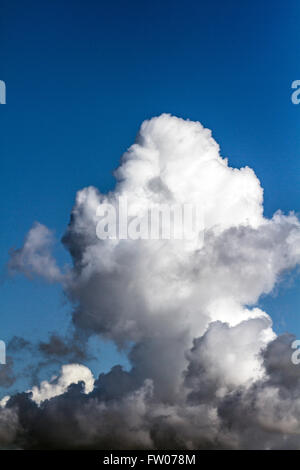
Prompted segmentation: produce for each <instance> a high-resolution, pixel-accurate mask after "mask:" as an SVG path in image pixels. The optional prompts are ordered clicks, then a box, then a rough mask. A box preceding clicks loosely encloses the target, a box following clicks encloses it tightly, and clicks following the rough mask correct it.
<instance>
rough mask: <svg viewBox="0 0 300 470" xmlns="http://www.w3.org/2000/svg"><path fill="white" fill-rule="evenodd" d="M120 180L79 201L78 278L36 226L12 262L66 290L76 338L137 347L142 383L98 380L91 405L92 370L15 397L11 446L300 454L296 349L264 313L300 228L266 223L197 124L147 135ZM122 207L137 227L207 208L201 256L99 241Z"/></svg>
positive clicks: (167, 119)
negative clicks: (178, 210)
mask: <svg viewBox="0 0 300 470" xmlns="http://www.w3.org/2000/svg"><path fill="white" fill-rule="evenodd" d="M116 178H117V184H116V187H115V190H114V191H112V192H110V193H108V194H101V193H100V192H99V191H98V190H97V189H95V188H93V187H89V188H85V189H83V190H81V191H79V192H78V194H77V197H76V203H75V206H74V208H73V211H72V214H71V221H70V224H69V227H68V229H67V232H66V234H65V236H64V238H63V242H64V244H65V246H66V248H67V249H68V250H69V251H70V253H71V255H72V258H73V268H72V270H70V271H68V273H67V274H61V272H60V271H59V270H58V268H57V266H56V263H55V262H54V260H53V258H52V257H51V255H50V251H49V234H48V232H47V229H46V228H42V227H43V226H39V225H38V226H35V227H34V228H33V229H32V231H31V232H29V235H28V236H27V239H26V241H25V243H24V246H23V248H22V249H21V250H16V251H15V252H14V253H13V254H12V259H11V267H13V268H14V269H19V270H21V271H23V272H24V273H25V274H28V273H35V274H39V275H43V276H44V277H45V278H47V279H48V280H50V281H52V280H59V281H60V282H61V283H62V284H63V287H64V289H65V292H66V294H67V295H68V297H69V299H70V301H71V302H72V303H73V306H74V313H73V323H74V325H75V327H76V328H77V330H78V331H81V332H84V334H85V335H92V334H100V335H102V336H103V337H107V338H110V339H112V340H114V341H115V342H116V343H117V344H118V345H119V346H120V347H124V346H128V345H129V344H132V342H133V343H134V346H133V347H132V348H131V351H130V360H131V363H132V369H131V370H130V371H129V372H127V371H124V370H122V369H121V368H120V367H115V368H113V369H112V370H111V371H110V372H109V373H108V374H101V375H100V377H99V379H98V380H97V381H96V382H95V387H94V389H93V390H91V389H87V385H86V386H85V387H86V389H85V392H89V390H90V392H89V393H82V391H83V389H82V384H81V382H82V381H84V382H85V384H87V383H89V384H91V383H92V378H91V376H90V375H89V373H88V372H87V371H86V370H85V372H84V373H83V370H82V369H80V373H79V370H77V372H78V373H77V372H76V373H75V374H73V372H72V373H70V374H69V373H67V371H66V369H63V370H62V375H61V376H60V378H58V379H56V382H54V383H52V382H50V383H48V382H45V383H44V384H42V385H41V387H40V388H34V389H33V392H32V395H30V394H23V395H22V394H21V395H17V396H16V397H12V398H11V399H10V400H9V401H8V402H7V403H4V404H3V406H2V410H0V412H3V413H4V411H5V410H9V412H11V413H13V416H16V417H17V427H18V430H17V434H16V435H17V437H15V436H16V435H15V434H13V433H12V434H11V435H12V436H14V437H12V438H11V442H12V443H16V442H17V443H18V445H20V446H21V447H22V446H23V447H25V448H33V447H34V448H36V447H47V448H48V447H50V448H54V447H60V448H93V447H97V448H101V447H102V448H105V447H109V448H139V447H141V448H166V447H169V448H191V449H192V448H281V447H284V448H293V447H299V437H298V435H299V432H298V423H299V418H300V416H299V403H300V402H299V391H300V389H299V383H298V375H297V374H298V369H297V368H296V366H295V365H294V364H292V363H291V361H290V356H291V353H292V351H290V345H289V340H287V337H278V338H276V337H275V334H274V332H273V331H272V322H271V319H270V317H269V316H268V315H267V314H266V313H265V312H263V311H262V310H260V309H258V308H256V307H255V304H256V302H257V301H258V299H259V297H260V296H261V295H262V294H267V293H269V292H271V291H272V289H273V288H274V286H275V285H276V283H277V282H279V281H280V279H281V276H282V275H283V273H284V272H285V271H286V270H290V269H292V268H294V267H295V266H296V265H297V264H298V263H299V261H300V226H299V220H298V219H297V217H296V216H295V215H294V214H293V213H291V214H289V215H284V214H282V213H280V212H277V213H276V214H275V215H274V216H273V218H272V219H266V218H264V217H263V205H262V201H263V199H262V196H263V191H262V188H261V186H260V183H259V181H258V179H257V177H256V176H255V174H254V172H253V171H252V170H251V169H250V168H247V167H246V168H242V169H234V168H231V167H230V166H229V165H228V162H227V159H223V158H222V157H221V156H220V154H219V146H218V144H217V143H216V142H215V141H214V140H213V138H212V136H211V132H210V131H209V130H207V129H205V128H204V127H203V126H202V125H201V124H200V123H198V122H191V121H184V120H183V119H179V118H176V117H172V116H169V115H162V116H159V117H157V118H153V119H151V120H149V121H145V122H144V123H143V124H142V126H141V129H140V131H139V134H138V136H137V139H136V142H135V143H134V144H133V145H132V146H131V147H130V148H129V150H128V151H127V152H126V153H125V154H124V156H123V158H122V161H121V165H120V167H119V168H118V169H117V171H116ZM120 196H122V197H126V198H127V201H128V212H129V215H130V216H136V215H139V216H142V215H144V214H146V212H147V211H148V210H149V208H151V207H153V206H155V205H157V204H161V203H172V204H174V203H177V204H184V203H189V204H195V205H199V204H200V205H201V207H202V209H203V216H204V227H203V228H204V244H202V239H201V237H199V239H196V240H194V241H193V243H192V244H191V243H188V242H187V241H186V240H128V239H124V240H109V239H107V240H100V239H98V238H97V236H96V226H97V222H98V217H97V209H98V207H99V205H101V204H106V203H110V204H112V205H114V206H117V203H118V198H119V197H120ZM51 344H52V343H51ZM53 344H54V343H53ZM53 344H52V346H53ZM49 345H50V343H49ZM64 367H67V366H64ZM71 367H72V368H74V367H75V366H74V365H73V366H71ZM78 367H79V366H78ZM71 370H73V369H71ZM74 383H77V385H74ZM72 384H73V385H72ZM3 416H4V415H3ZM57 420H58V422H59V423H60V424H61V426H58V428H59V432H58V433H56V432H54V429H57V425H55V423H57ZM3 422H4V423H5V419H4V418H3ZM0 426H1V422H0ZM25 430H27V431H25ZM0 436H1V431H0ZM3 445H5V444H3Z"/></svg>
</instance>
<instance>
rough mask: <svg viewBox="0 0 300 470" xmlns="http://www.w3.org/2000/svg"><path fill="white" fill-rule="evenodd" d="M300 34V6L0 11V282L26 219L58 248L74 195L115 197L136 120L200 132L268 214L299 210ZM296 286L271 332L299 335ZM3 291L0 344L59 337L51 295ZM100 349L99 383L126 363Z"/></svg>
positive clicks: (12, 286)
mask: <svg viewBox="0 0 300 470" xmlns="http://www.w3.org/2000/svg"><path fill="white" fill-rule="evenodd" d="M299 26H300V2H299V0H288V1H283V0H273V1H272V2H271V1H270V0H243V1H242V2H241V1H239V0H226V1H224V0H223V1H221V0H218V1H216V0H211V1H208V0H207V1H206V0H205V1H201V0H192V1H191V0H186V1H184V2H182V1H177V0H172V1H170V0H163V1H162V0H160V1H157V0H153V1H151V2H147V1H144V0H142V1H135V0H132V1H130V0H127V1H121V0H116V1H113V2H108V1H106V2H104V1H92V0H85V1H83V0H81V1H78V0H72V1H71V0H70V1H61V0H60V1H59V0H44V1H42V2H41V1H37V0H29V1H27V0H22V1H21V0H16V1H14V0H0V43H1V47H0V79H2V80H5V82H6V85H7V104H6V105H1V107H0V120H1V144H0V152H1V162H0V178H1V181H0V191H1V194H0V212H1V234H0V263H1V266H2V268H3V270H4V266H5V263H6V262H7V260H8V251H9V249H10V248H11V247H12V246H15V247H19V246H20V245H21V244H22V241H23V238H24V235H25V234H26V232H27V231H28V230H29V229H30V227H31V225H32V223H33V222H34V221H39V222H41V223H43V224H45V225H47V226H48V227H49V228H51V229H53V230H55V232H56V236H57V239H58V241H59V240H60V238H61V236H62V235H63V233H64V230H65V228H66V226H67V223H68V220H69V214H70V211H71V208H72V205H73V203H74V198H75V193H76V191H77V190H78V189H80V188H83V187H85V186H87V185H95V186H97V187H98V188H99V189H100V190H101V191H106V190H108V189H109V188H111V187H112V186H113V184H114V180H113V176H112V171H113V170H114V169H115V168H116V167H117V165H118V162H119V159H120V157H121V155H122V153H123V152H124V151H125V150H126V148H127V147H128V146H129V145H130V144H132V143H133V140H134V138H135V135H136V133H137V131H138V128H139V126H140V124H141V122H142V121H143V120H144V119H146V118H150V117H152V116H154V115H158V114H160V113H162V112H169V113H172V114H175V115H177V116H180V117H184V118H189V119H192V120H199V121H201V122H202V123H203V124H204V125H205V126H206V127H209V128H211V129H212V131H213V136H214V138H215V139H216V140H217V141H218V142H219V144H220V145H221V153H222V156H224V157H228V158H229V163H230V165H231V166H237V167H241V166H245V165H248V166H250V167H252V168H253V169H254V170H255V172H256V174H257V176H258V177H259V179H260V181H261V184H262V186H263V187H264V189H265V214H266V215H267V216H271V215H272V214H273V212H274V211H275V210H277V209H281V210H283V211H285V212H288V211H289V210H295V211H296V212H299V211H300V132H299V130H300V129H299V124H300V105H299V106H295V105H293V104H292V103H291V99H290V96H291V92H292V90H291V83H292V81H293V80H296V79H300V27H299ZM56 254H57V257H58V259H59V260H60V262H61V263H65V262H67V261H68V260H69V257H68V254H67V253H66V252H65V251H64V249H63V248H62V247H61V246H59V244H58V246H57V247H56ZM294 277H295V276H294ZM299 287H300V281H299V280H297V278H296V277H295V279H294V278H292V279H289V281H286V282H285V283H284V284H283V286H282V287H280V288H279V289H278V290H277V291H276V292H275V293H274V295H272V296H268V298H265V299H262V301H261V302H260V305H261V306H262V307H263V308H266V310H267V311H268V313H270V314H271V315H272V317H273V319H274V322H275V329H276V331H278V332H282V331H285V330H289V331H292V332H294V333H295V334H296V335H297V336H298V337H300V291H299ZM0 289H1V301H0V309H1V323H0V338H1V339H4V340H6V341H8V340H9V339H10V338H11V337H12V336H13V335H21V336H23V337H25V338H27V339H33V340H41V339H43V340H44V339H46V338H47V335H48V332H49V331H52V330H60V331H64V330H65V329H66V328H67V326H68V324H69V319H70V307H69V306H68V305H66V304H65V303H64V299H63V295H62V292H61V290H60V289H59V288H58V287H57V286H48V285H45V284H43V283H42V282H40V281H37V282H31V281H28V280H26V279H22V278H21V277H17V278H14V279H12V280H6V281H5V282H2V284H1V286H0ZM101 348H102V350H103V353H102V355H100V359H99V363H98V364H97V363H96V362H94V363H93V364H91V366H92V368H93V370H94V371H95V373H98V372H99V371H100V370H106V369H108V368H109V367H110V365H112V364H113V363H115V362H116V361H119V360H123V359H122V357H121V356H120V354H119V353H118V352H117V351H116V350H115V348H113V347H112V346H108V345H106V346H104V347H102V346H101ZM123 361H124V364H126V361H125V360H123Z"/></svg>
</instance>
